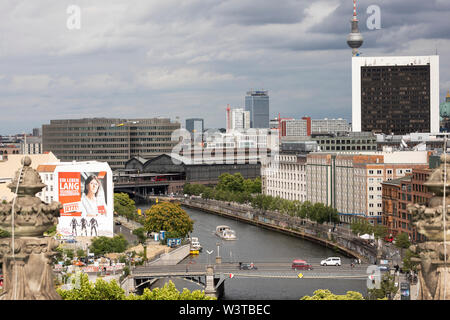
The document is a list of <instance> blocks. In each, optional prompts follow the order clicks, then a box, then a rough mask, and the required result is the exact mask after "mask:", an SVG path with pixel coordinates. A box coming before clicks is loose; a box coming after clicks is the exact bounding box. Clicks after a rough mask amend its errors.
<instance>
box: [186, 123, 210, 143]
mask: <svg viewBox="0 0 450 320" xmlns="http://www.w3.org/2000/svg"><path fill="white" fill-rule="evenodd" d="M186 130H187V131H189V132H190V134H191V137H192V141H199V142H202V141H203V131H204V130H205V127H204V122H203V119H200V118H191V119H186Z"/></svg>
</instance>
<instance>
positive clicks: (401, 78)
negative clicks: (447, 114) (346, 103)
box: [352, 55, 439, 135]
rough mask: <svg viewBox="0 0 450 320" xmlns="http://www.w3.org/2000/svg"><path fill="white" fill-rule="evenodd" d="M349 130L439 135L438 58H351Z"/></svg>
mask: <svg viewBox="0 0 450 320" xmlns="http://www.w3.org/2000/svg"><path fill="white" fill-rule="evenodd" d="M352 128H353V131H356V132H360V131H374V132H381V133H384V134H395V135H402V134H408V133H411V132H439V56H437V55H433V56H408V57H352Z"/></svg>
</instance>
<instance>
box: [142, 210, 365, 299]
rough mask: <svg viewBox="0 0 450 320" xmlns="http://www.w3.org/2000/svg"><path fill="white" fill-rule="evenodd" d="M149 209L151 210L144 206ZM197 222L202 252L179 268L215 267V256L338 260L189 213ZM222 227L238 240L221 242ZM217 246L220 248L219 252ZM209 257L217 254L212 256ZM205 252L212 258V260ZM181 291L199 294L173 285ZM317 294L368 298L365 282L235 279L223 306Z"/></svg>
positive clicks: (287, 239) (318, 249)
mask: <svg viewBox="0 0 450 320" xmlns="http://www.w3.org/2000/svg"><path fill="white" fill-rule="evenodd" d="M138 207H139V208H142V209H145V208H146V207H148V206H144V205H141V206H139V205H138ZM184 210H185V211H186V212H187V213H188V214H189V216H190V217H191V219H193V220H194V231H193V232H192V236H193V237H198V238H199V241H200V244H201V245H202V246H203V251H202V252H201V253H200V254H199V255H198V256H190V257H188V258H186V259H185V260H184V261H182V262H181V263H207V262H214V261H215V257H216V256H217V250H218V249H219V254H220V256H221V258H222V262H224V263H226V262H238V261H243V262H253V263H255V265H258V263H261V262H288V263H290V262H292V260H293V259H295V258H300V259H304V260H307V261H308V262H310V263H313V264H314V263H319V262H320V260H322V259H325V258H327V257H330V256H340V255H339V254H337V253H336V252H334V251H333V250H332V249H330V248H326V247H323V246H321V245H318V244H316V243H313V242H309V241H307V240H304V239H301V238H297V237H293V236H289V235H286V234H282V233H279V232H276V231H271V230H267V229H263V228H260V227H257V226H254V225H251V224H247V223H243V222H240V221H237V220H233V219H229V218H225V217H222V216H217V215H214V214H210V213H205V212H203V211H200V210H196V209H192V208H185V207H184ZM218 225H228V226H230V227H231V228H232V229H233V230H235V231H236V235H237V238H238V239H237V240H235V241H223V240H221V239H220V238H218V237H217V236H216V235H215V234H214V231H215V228H216V226H218ZM217 244H219V248H217V247H218V246H217ZM211 251H213V252H212V253H211ZM207 252H210V254H208V253H207ZM341 260H342V264H343V265H345V264H350V259H349V258H346V257H344V256H341ZM174 283H175V285H176V286H177V288H178V289H179V290H182V288H183V287H186V288H188V289H189V290H197V289H201V288H200V287H198V286H197V285H195V284H193V283H191V282H187V281H181V280H180V281H174ZM317 289H329V290H330V291H331V292H333V293H335V294H345V293H346V292H347V291H350V290H351V291H358V292H360V293H362V294H363V295H366V293H367V288H366V281H365V280H356V279H355V280H351V279H339V280H330V279H280V278H231V279H228V278H227V279H226V280H225V294H224V297H223V299H224V300H297V299H300V298H301V297H303V296H305V295H312V294H313V292H314V291H315V290H317Z"/></svg>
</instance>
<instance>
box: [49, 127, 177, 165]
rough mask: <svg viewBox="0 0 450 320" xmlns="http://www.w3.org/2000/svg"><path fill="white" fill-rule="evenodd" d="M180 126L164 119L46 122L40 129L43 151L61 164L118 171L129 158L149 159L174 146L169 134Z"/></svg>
mask: <svg viewBox="0 0 450 320" xmlns="http://www.w3.org/2000/svg"><path fill="white" fill-rule="evenodd" d="M179 128H180V123H178V122H171V121H170V119H166V118H153V119H117V118H89V119H67V120H50V124H44V125H42V145H43V150H44V152H45V151H51V152H53V153H54V154H55V155H56V156H57V157H58V158H59V159H60V160H61V161H72V160H76V161H89V160H92V161H94V160H97V161H103V162H108V164H109V165H110V167H111V169H113V170H115V169H122V168H124V166H125V163H126V162H127V161H128V160H130V159H131V158H132V157H135V156H140V157H144V158H153V157H156V156H159V155H161V154H163V153H170V152H172V149H173V148H174V147H175V146H176V145H177V143H178V142H177V141H172V140H171V138H172V133H173V131H174V130H176V129H179Z"/></svg>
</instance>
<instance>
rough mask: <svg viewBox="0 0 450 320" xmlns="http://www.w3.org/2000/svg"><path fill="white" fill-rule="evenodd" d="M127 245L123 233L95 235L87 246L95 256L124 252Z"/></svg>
mask: <svg viewBox="0 0 450 320" xmlns="http://www.w3.org/2000/svg"><path fill="white" fill-rule="evenodd" d="M127 247H128V241H127V240H126V239H125V237H124V236H123V234H119V235H116V236H114V237H113V238H109V237H103V236H102V237H95V238H94V239H93V240H92V243H91V245H90V247H89V250H90V251H91V252H93V253H94V254H95V255H96V256H99V255H104V254H106V253H113V252H117V253H121V252H124V251H125V250H126V249H127Z"/></svg>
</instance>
